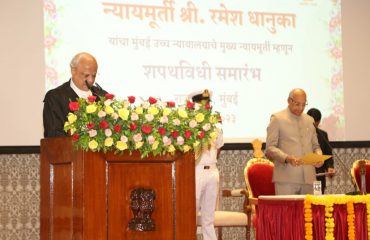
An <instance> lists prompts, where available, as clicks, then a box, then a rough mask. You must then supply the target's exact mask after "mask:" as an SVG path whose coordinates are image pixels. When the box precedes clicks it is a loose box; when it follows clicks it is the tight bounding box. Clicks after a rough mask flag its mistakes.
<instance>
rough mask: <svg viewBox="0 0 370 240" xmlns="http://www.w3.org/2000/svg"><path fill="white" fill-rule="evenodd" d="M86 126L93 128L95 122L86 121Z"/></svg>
mask: <svg viewBox="0 0 370 240" xmlns="http://www.w3.org/2000/svg"><path fill="white" fill-rule="evenodd" d="M86 127H87V128H88V129H93V128H94V127H95V124H94V123H93V122H88V123H87V124H86Z"/></svg>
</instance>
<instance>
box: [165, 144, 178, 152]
mask: <svg viewBox="0 0 370 240" xmlns="http://www.w3.org/2000/svg"><path fill="white" fill-rule="evenodd" d="M175 150H176V149H175V147H174V146H173V145H172V144H171V145H170V146H169V147H168V149H167V152H170V153H172V152H174V151H175Z"/></svg>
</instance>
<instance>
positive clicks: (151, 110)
mask: <svg viewBox="0 0 370 240" xmlns="http://www.w3.org/2000/svg"><path fill="white" fill-rule="evenodd" d="M148 113H149V114H152V115H157V114H158V113H159V110H158V108H157V107H153V106H152V107H149V109H148Z"/></svg>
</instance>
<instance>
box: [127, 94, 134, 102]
mask: <svg viewBox="0 0 370 240" xmlns="http://www.w3.org/2000/svg"><path fill="white" fill-rule="evenodd" d="M127 98H128V101H129V102H130V103H134V102H135V97H134V96H128V97H127Z"/></svg>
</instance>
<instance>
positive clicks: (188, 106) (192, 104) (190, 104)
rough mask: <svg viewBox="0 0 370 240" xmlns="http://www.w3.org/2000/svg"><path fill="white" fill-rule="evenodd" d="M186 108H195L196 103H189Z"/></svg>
mask: <svg viewBox="0 0 370 240" xmlns="http://www.w3.org/2000/svg"><path fill="white" fill-rule="evenodd" d="M186 107H187V108H193V107H194V103H193V102H191V101H188V102H187V103H186Z"/></svg>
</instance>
